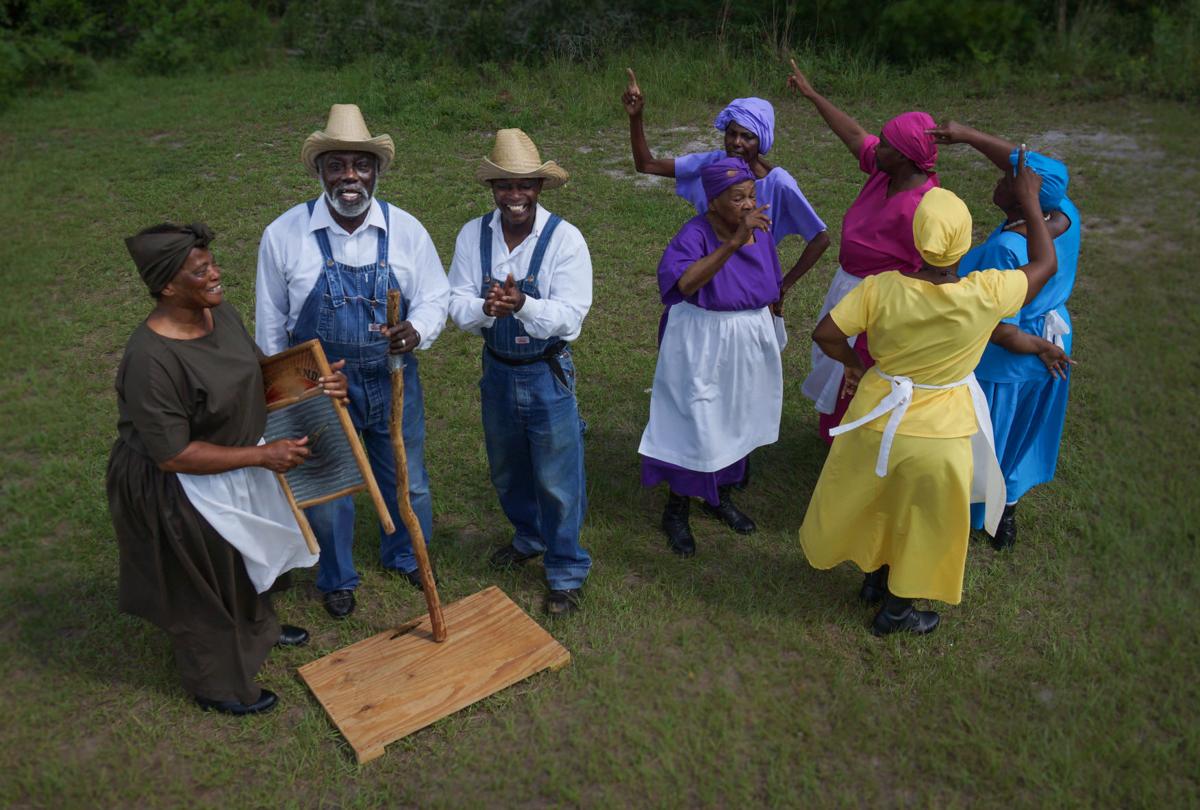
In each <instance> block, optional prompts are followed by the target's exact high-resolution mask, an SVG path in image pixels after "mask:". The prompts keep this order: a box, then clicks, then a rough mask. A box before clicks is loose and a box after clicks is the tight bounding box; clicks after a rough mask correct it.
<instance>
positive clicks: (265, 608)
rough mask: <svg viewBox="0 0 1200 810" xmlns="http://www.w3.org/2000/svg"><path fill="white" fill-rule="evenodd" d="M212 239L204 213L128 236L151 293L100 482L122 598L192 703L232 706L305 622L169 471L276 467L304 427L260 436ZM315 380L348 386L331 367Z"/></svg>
mask: <svg viewBox="0 0 1200 810" xmlns="http://www.w3.org/2000/svg"><path fill="white" fill-rule="evenodd" d="M212 237H213V234H212V232H211V231H210V230H209V229H208V227H207V226H205V225H204V224H202V223H194V224H192V225H187V226H182V225H175V224H171V223H164V224H162V225H156V226H154V227H152V228H147V229H146V230H144V231H141V232H140V233H138V234H137V235H136V236H133V237H130V238H129V239H127V240H126V242H125V244H126V247H127V248H128V249H129V253H130V255H131V256H133V259H134V262H135V263H136V264H137V267H138V272H139V273H140V274H141V276H142V280H143V281H145V282H146V285H147V286H148V287H149V288H150V294H151V296H152V297H153V298H154V299H155V301H156V304H155V307H154V310H153V311H152V312H151V313H150V316H149V317H148V318H146V320H145V321H144V322H142V323H141V324H139V325H138V327H137V328H136V329H135V330H134V332H133V334H132V336H131V337H130V338H129V342H128V344H127V345H126V347H125V355H124V357H123V359H122V360H121V365H120V368H119V369H118V370H117V381H116V389H117V408H118V412H119V419H118V423H117V431H118V434H119V437H118V439H117V440H116V442H115V443H114V444H113V447H112V452H111V453H110V455H109V461H108V475H107V489H108V503H109V512H110V514H111V516H112V521H113V529H114V530H115V532H116V536H117V544H118V546H119V549H120V585H119V606H120V609H121V610H122V611H123V612H125V613H130V614H132V615H135V616H140V617H142V618H144V619H146V620H147V621H150V622H152V623H154V624H156V625H158V626H159V627H161V628H162V629H163V630H165V631H166V632H167V634H168V635H169V636H170V637H171V641H172V644H173V646H174V649H175V662H176V665H177V666H178V668H179V673H180V676H181V678H182V681H183V687H184V689H185V690H187V692H188V693H189V694H191V695H192V696H193V697H194V698H195V700H196V702H197V703H198V704H199V705H200V706H201V707H202V708H204V709H211V710H215V711H220V712H225V713H228V714H236V715H242V714H253V713H255V712H261V711H265V710H267V709H270V708H271V707H272V706H274V705H275V703H276V701H277V697H276V695H275V694H274V693H273V692H271V691H269V690H266V689H261V688H260V687H259V686H258V685H257V684H256V683H255V681H254V678H255V675H256V674H257V673H258V670H259V668H260V667H261V666H262V663H263V661H264V660H265V659H266V657H267V653H268V652H270V650H271V647H272V646H274V645H276V644H282V645H295V644H303V643H304V642H305V641H307V640H308V633H307V632H306V631H304V630H302V629H300V628H298V627H289V626H287V625H282V626H281V625H280V624H279V620H278V619H277V618H276V616H275V611H274V609H273V608H272V607H271V601H270V597H269V595H268V594H267V593H261V594H260V593H258V592H257V591H256V589H255V587H254V585H253V584H252V583H251V581H250V579H249V577H248V575H247V573H246V568H245V565H244V563H243V560H242V556H241V554H239V553H238V551H237V550H236V549H235V548H234V547H233V546H232V545H230V543H229V542H228V541H227V540H226V539H225V538H223V537H222V536H221V535H220V534H218V533H217V531H216V530H215V529H213V528H212V526H211V525H210V524H209V522H208V521H207V520H205V519H204V517H203V516H201V514H200V513H199V512H197V510H196V509H195V508H194V507H193V506H192V504H191V503H190V502H189V501H188V498H187V496H186V494H185V492H184V490H183V487H182V485H181V483H180V480H179V478H178V476H177V475H176V474H177V473H184V474H191V475H213V474H222V473H226V472H229V471H232V470H238V469H241V468H247V467H265V468H267V469H269V470H272V471H274V472H284V471H286V470H289V469H291V468H292V467H294V466H296V465H298V464H300V463H302V462H303V461H304V459H305V457H306V456H307V455H308V452H309V451H308V449H307V447H306V446H305V445H306V443H307V438H301V439H281V440H279V441H275V442H271V443H270V444H262V445H260V444H259V440H260V439H261V437H262V435H263V429H264V427H265V425H266V406H265V400H264V394H263V382H262V373H261V371H260V368H259V352H258V349H257V347H256V346H255V344H254V341H253V340H252V339H251V337H250V335H249V334H247V332H246V328H245V326H244V325H243V324H242V320H241V318H240V317H239V316H238V313H237V311H236V310H235V309H234V308H233V306H232V305H231V304H227V303H224V302H223V289H222V286H221V269H220V267H218V265H217V263H216V261H215V260H214V259H213V256H212V253H211V252H210V251H209V250H208V244H209V241H210V240H211V239H212ZM321 383H322V385H323V386H324V388H325V390H326V393H328V394H329V395H331V396H336V397H345V395H346V394H345V377H343V376H342V375H341V374H340V373H335V374H334V375H333V376H332V377H326V378H322V380H321Z"/></svg>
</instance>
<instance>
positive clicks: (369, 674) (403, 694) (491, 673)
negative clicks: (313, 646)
mask: <svg viewBox="0 0 1200 810" xmlns="http://www.w3.org/2000/svg"><path fill="white" fill-rule="evenodd" d="M445 618H446V625H447V626H448V627H450V628H451V633H450V636H449V638H448V639H447V640H446V641H443V642H441V643H437V642H435V641H434V640H433V631H432V627H431V626H430V623H429V615H428V614H426V615H424V616H422V617H420V618H419V619H416V620H414V621H412V622H410V623H408V624H406V625H404V626H403V627H400V628H397V629H394V630H388V631H386V632H384V633H379V634H378V635H375V636H372V637H370V638H367V639H363V640H362V641H360V642H357V643H356V644H351V645H350V646H349V647H345V648H343V649H341V650H338V651H337V652H334V653H330V654H329V655H327V656H325V657H324V658H319V659H317V660H316V661H313V662H311V663H309V664H305V665H304V666H302V667H300V677H301V678H303V679H304V682H305V683H306V684H308V688H309V689H311V690H312V693H313V694H314V695H315V696H316V698H317V700H318V701H320V703H321V705H322V706H324V707H325V711H326V712H328V713H329V717H330V718H331V719H332V720H333V722H334V724H335V725H337V727H338V729H339V730H340V731H341V732H342V734H343V735H344V736H345V738H346V741H347V742H349V743H350V746H351V747H352V748H353V749H354V753H355V756H357V757H358V761H359V762H360V763H363V762H369V761H371V760H373V759H375V758H376V757H380V756H382V755H383V750H384V747H385V746H386V745H387V744H388V743H391V742H395V741H396V740H398V739H400V738H401V737H404V736H406V735H408V734H411V733H412V732H414V731H417V730H418V729H422V728H424V727H425V726H427V725H429V724H431V723H434V722H436V721H438V720H440V719H441V718H443V717H445V716H446V715H449V714H453V713H454V712H456V711H458V710H459V709H463V708H466V707H467V706H470V705H471V704H472V703H475V702H476V701H478V700H482V699H483V698H485V697H487V696H488V695H491V694H494V693H496V692H499V691H500V690H501V689H504V688H505V687H508V686H512V685H513V684H514V683H517V682H518V681H522V680H524V679H525V678H528V677H529V676H530V675H533V674H534V673H537V672H541V671H542V670H544V669H559V668H561V667H564V666H566V665H567V664H568V663H570V661H571V654H570V653H569V652H568V651H567V649H566V648H565V647H563V646H562V645H561V644H559V643H558V642H557V641H555V640H554V637H553V636H551V635H550V634H549V633H547V632H546V631H545V630H543V629H542V627H541V625H539V624H538V623H537V622H535V621H534V620H533V619H531V618H530V617H529V616H528V615H527V614H526V613H525V611H523V610H521V608H519V607H518V606H517V604H516V603H515V602H513V601H512V600H511V599H509V598H508V596H507V595H505V593H504V592H503V591H502V590H500V589H499V588H496V587H491V588H487V589H486V590H482V591H480V592H479V593H477V594H474V595H472V596H468V597H467V598H466V599H460V600H459V601H457V602H454V603H452V604H449V605H446V607H445Z"/></svg>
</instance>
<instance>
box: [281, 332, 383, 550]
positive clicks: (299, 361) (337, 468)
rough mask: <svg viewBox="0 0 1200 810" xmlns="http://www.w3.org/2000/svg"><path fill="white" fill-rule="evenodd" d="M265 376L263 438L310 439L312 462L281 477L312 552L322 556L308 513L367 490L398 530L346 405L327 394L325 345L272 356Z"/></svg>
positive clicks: (379, 511)
mask: <svg viewBox="0 0 1200 810" xmlns="http://www.w3.org/2000/svg"><path fill="white" fill-rule="evenodd" d="M262 374H263V387H264V389H265V393H266V398H267V428H266V431H265V432H264V433H263V439H265V440H266V441H268V442H272V441H275V440H276V439H298V438H301V437H303V436H308V437H309V439H308V447H309V451H310V452H311V455H310V456H309V457H308V459H307V460H306V461H305V462H304V463H303V464H301V465H300V466H298V467H293V468H292V469H290V470H288V471H287V472H286V473H282V474H278V473H277V474H276V477H277V478H278V479H279V483H280V484H281V485H282V486H283V491H284V494H285V495H287V499H288V503H289V504H290V505H291V507H292V512H293V514H295V516H296V522H297V523H298V524H299V525H300V531H301V532H302V533H303V534H304V539H305V541H306V542H307V543H308V547H309V550H310V551H312V552H313V553H314V554H316V553H317V547H316V538H315V536H314V535H313V531H312V527H311V526H310V525H309V523H308V518H306V517H305V516H304V511H303V510H304V509H306V508H308V507H310V506H316V505H317V504H321V503H325V502H326V501H332V500H334V499H335V498H341V497H342V496H344V495H351V494H353V493H355V492H361V491H362V490H367V492H369V493H370V495H371V502H372V503H373V504H374V505H375V512H376V514H378V515H379V522H380V523H381V524H382V525H383V528H384V530H385V531H386V532H388V533H389V534H390V533H392V532H394V531H395V530H396V527H395V524H394V523H393V522H392V517H391V515H390V514H389V513H388V510H387V507H386V506H385V505H384V503H383V497H382V496H381V495H380V494H379V485H378V484H376V483H375V476H374V475H373V474H372V473H371V467H370V465H369V464H368V463H367V455H366V453H364V452H363V448H362V444H361V443H360V442H359V439H358V433H357V432H356V431H355V430H354V425H353V423H351V421H350V414H349V413H347V412H346V406H345V405H344V404H343V403H341V402H337V401H335V400H334V399H333V398H332V397H328V396H326V395H325V393H324V392H323V391H322V390H321V388H320V386H319V385H318V383H317V380H318V379H320V378H321V377H325V376H329V375H331V374H333V371H332V370H330V368H329V361H328V360H327V359H326V358H325V350H324V349H322V348H321V343H320V341H318V340H310V341H308V342H307V343H301V344H300V345H298V346H293V347H292V348H290V349H287V350H285V351H282V352H280V353H279V354H273V355H271V356H270V357H268V358H266V359H264V360H263V361H262Z"/></svg>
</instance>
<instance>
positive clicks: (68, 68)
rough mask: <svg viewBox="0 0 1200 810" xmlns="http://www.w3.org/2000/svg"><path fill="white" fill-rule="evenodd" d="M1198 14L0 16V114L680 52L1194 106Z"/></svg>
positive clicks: (240, 3)
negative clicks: (40, 98) (372, 61)
mask: <svg viewBox="0 0 1200 810" xmlns="http://www.w3.org/2000/svg"><path fill="white" fill-rule="evenodd" d="M1198 40H1200V0H1160V2H1157V3H1142V2H1135V0H790V2H789V1H787V0H784V1H783V2H772V3H770V4H763V3H738V4H735V3H732V2H730V1H729V0H720V1H719V2H718V1H717V0H613V2H609V3H603V4H601V3H592V2H587V0H306V1H305V2H298V1H297V0H181V1H179V2H173V3H157V2H153V0H4V2H2V3H0V105H3V104H6V103H8V102H9V101H11V99H12V98H13V97H14V96H16V95H18V94H22V93H26V92H29V91H31V90H41V89H45V88H78V87H81V86H85V85H86V84H88V83H89V82H90V81H92V79H93V78H94V77H95V75H96V62H97V60H104V59H114V60H118V61H120V62H121V63H122V64H124V65H126V66H128V67H129V68H130V69H131V70H132V71H134V72H137V73H141V74H158V75H177V74H180V73H185V72H191V71H196V70H212V69H229V68H231V67H235V66H240V65H246V64H258V63H262V62H265V61H268V60H269V59H271V58H272V56H273V55H276V54H278V52H279V46H281V45H282V46H283V47H285V48H286V49H287V52H288V53H290V54H293V55H295V56H299V57H302V58H304V59H306V60H312V61H315V62H316V63H318V64H323V65H331V64H345V63H347V62H349V61H353V60H355V59H357V58H359V57H362V56H368V55H383V56H386V57H388V58H391V59H397V60H399V61H402V62H404V63H405V64H409V65H412V64H417V65H429V64H431V63H437V64H446V63H457V64H461V65H471V66H473V65H477V64H481V63H501V64H506V65H509V64H540V63H544V62H545V61H547V60H549V59H556V60H561V59H565V60H568V61H572V62H595V61H596V60H601V59H603V58H605V57H607V56H610V55H611V54H613V53H614V52H619V51H622V50H626V49H628V48H630V47H633V46H642V45H655V44H658V45H665V44H680V45H682V46H684V47H689V48H697V49H700V50H701V51H703V50H704V49H720V50H721V51H726V52H727V51H730V50H732V51H735V52H737V53H742V54H745V55H747V56H754V55H761V54H762V53H763V52H765V53H769V54H771V55H772V56H774V57H776V58H778V57H780V56H782V55H784V54H788V53H791V52H794V51H801V52H811V53H816V54H819V55H822V56H826V55H828V54H830V53H839V52H851V53H854V54H855V55H856V56H857V57H858V58H861V59H865V60H868V61H869V62H872V63H876V64H879V63H882V64H887V65H891V66H895V67H898V68H901V69H906V68H912V67H914V66H920V65H928V64H930V63H946V64H950V65H954V66H956V68H957V69H958V70H959V71H960V75H963V74H962V71H965V72H966V75H971V74H976V75H986V74H994V73H1000V74H1005V75H1011V74H1013V73H1018V72H1020V73H1027V74H1031V75H1035V76H1037V77H1038V78H1039V80H1040V82H1041V83H1042V84H1043V85H1049V86H1056V85H1063V86H1066V87H1083V88H1084V89H1086V90H1087V91H1088V92H1089V93H1092V94H1097V93H1099V94H1104V93H1109V94H1111V93H1115V92H1122V91H1125V90H1129V89H1136V90H1138V91H1139V92H1144V93H1149V94H1151V95H1159V96H1165V97H1172V98H1181V99H1195V98H1200V48H1198V47H1197V42H1198Z"/></svg>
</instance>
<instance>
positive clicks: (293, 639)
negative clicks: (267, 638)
mask: <svg viewBox="0 0 1200 810" xmlns="http://www.w3.org/2000/svg"><path fill="white" fill-rule="evenodd" d="M307 643H308V631H307V630H305V629H304V628H303V627H296V626H294V625H290V624H281V625H280V626H279V640H278V641H276V642H275V646H276V647H302V646H304V645H305V644H307Z"/></svg>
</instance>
